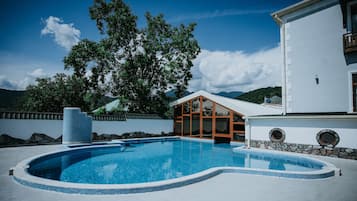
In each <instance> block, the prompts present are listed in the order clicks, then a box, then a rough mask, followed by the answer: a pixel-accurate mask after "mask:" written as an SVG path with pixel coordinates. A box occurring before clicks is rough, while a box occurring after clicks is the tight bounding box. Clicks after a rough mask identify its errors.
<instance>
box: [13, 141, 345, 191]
mask: <svg viewBox="0 0 357 201" xmlns="http://www.w3.org/2000/svg"><path fill="white" fill-rule="evenodd" d="M155 139H156V140H155ZM155 139H151V138H146V139H143V141H144V142H145V141H146V142H148V141H150V140H153V141H158V140H159V139H157V138H155ZM170 139H182V140H191V138H180V137H177V138H172V137H170V138H162V140H170ZM136 140H137V139H136ZM197 140H200V141H202V140H201V139H197ZM130 141H131V142H136V141H134V140H130ZM194 141H195V140H194ZM205 142H207V141H206V140H205ZM117 146H121V145H120V144H106V145H95V146H91V147H77V148H67V149H64V150H59V151H53V152H49V153H44V154H40V155H37V156H34V157H31V158H28V159H25V160H23V161H21V162H20V163H18V164H17V165H16V167H15V168H14V169H13V170H14V171H13V178H14V180H15V181H17V182H19V183H21V184H23V185H26V186H30V187H35V188H40V189H44V190H50V191H57V192H63V193H74V194H131V193H144V192H152V191H161V190H166V189H171V188H177V187H181V186H186V185H189V184H193V183H196V182H200V181H203V180H207V179H209V178H211V177H214V176H217V175H219V174H222V173H244V174H255V175H265V176H276V177H286V178H294V179H322V178H327V177H331V176H334V175H336V174H337V173H338V172H339V169H338V168H336V167H335V166H334V165H332V164H330V163H327V162H325V161H321V160H318V159H315V158H310V157H307V156H301V155H298V154H295V153H286V152H279V151H272V150H261V149H252V148H250V149H247V148H243V147H238V148H234V149H233V151H234V152H238V153H239V152H249V153H255V154H257V153H259V154H260V153H263V154H279V155H284V156H293V157H294V158H296V157H298V158H299V157H301V158H302V159H304V160H306V159H308V160H312V161H315V162H318V163H322V164H323V165H324V168H323V169H321V170H316V171H309V172H294V171H279V170H263V169H254V168H241V167H214V168H210V169H207V170H204V171H201V172H198V173H195V174H192V175H187V176H183V177H179V178H174V179H169V180H162V181H155V182H147V183H136V184H82V183H71V182H61V181H56V180H51V179H45V178H41V177H36V176H33V175H31V174H29V173H28V172H27V168H28V167H29V164H30V162H31V161H33V160H35V159H37V158H40V157H43V156H47V155H50V154H56V153H60V152H67V151H74V150H80V149H88V148H89V149H90V148H100V147H117Z"/></svg>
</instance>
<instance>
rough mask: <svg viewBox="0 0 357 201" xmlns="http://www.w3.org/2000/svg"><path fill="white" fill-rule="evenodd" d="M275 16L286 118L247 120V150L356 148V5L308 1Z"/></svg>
mask: <svg viewBox="0 0 357 201" xmlns="http://www.w3.org/2000/svg"><path fill="white" fill-rule="evenodd" d="M272 17H273V18H274V20H275V21H276V22H277V24H278V25H279V26H280V38H281V43H280V44H281V51H282V60H283V70H282V95H283V97H282V104H283V115H275V116H274V115H270V116H250V117H248V118H247V119H246V134H247V137H248V141H247V143H248V146H255V147H265V148H274V147H276V143H275V144H274V143H272V142H280V144H282V145H283V144H284V143H285V146H283V148H282V147H279V149H281V150H286V147H289V146H290V145H292V144H294V146H295V145H296V146H300V147H303V150H300V151H301V152H306V153H308V152H311V150H312V149H313V148H317V147H319V146H320V145H322V147H325V146H327V147H328V146H331V147H335V146H336V148H338V147H340V148H352V149H357V0H354V1H348V0H340V1H339V0H305V1H301V2H299V3H297V4H294V5H292V6H289V7H287V8H284V9H282V10H280V11H277V12H275V13H273V14H272ZM264 142H265V144H264ZM269 143H270V144H269ZM273 144H274V145H273ZM287 145H289V146H287ZM311 145H316V146H311ZM284 147H285V148H284ZM306 149H309V150H306ZM341 150H342V149H341ZM349 151H351V150H349ZM354 151H356V150H354ZM332 154H333V153H332V152H331V155H332ZM335 154H336V153H335Z"/></svg>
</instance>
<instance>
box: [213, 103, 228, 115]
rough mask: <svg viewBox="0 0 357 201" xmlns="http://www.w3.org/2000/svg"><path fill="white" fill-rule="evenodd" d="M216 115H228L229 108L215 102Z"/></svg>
mask: <svg viewBox="0 0 357 201" xmlns="http://www.w3.org/2000/svg"><path fill="white" fill-rule="evenodd" d="M216 115H217V116H229V110H228V109H226V108H224V107H222V106H220V105H218V104H216Z"/></svg>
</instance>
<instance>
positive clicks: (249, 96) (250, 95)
mask: <svg viewBox="0 0 357 201" xmlns="http://www.w3.org/2000/svg"><path fill="white" fill-rule="evenodd" d="M272 96H279V97H281V87H267V88H261V89H256V90H253V91H249V92H247V93H244V94H242V95H240V96H238V97H236V99H239V100H243V101H248V102H252V103H258V104H261V103H263V102H264V97H272Z"/></svg>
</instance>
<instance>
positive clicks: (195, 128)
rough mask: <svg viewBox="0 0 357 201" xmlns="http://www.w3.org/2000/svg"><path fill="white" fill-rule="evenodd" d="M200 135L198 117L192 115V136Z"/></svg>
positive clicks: (197, 115)
mask: <svg viewBox="0 0 357 201" xmlns="http://www.w3.org/2000/svg"><path fill="white" fill-rule="evenodd" d="M199 135H200V115H199V114H194V115H192V136H199Z"/></svg>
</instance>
